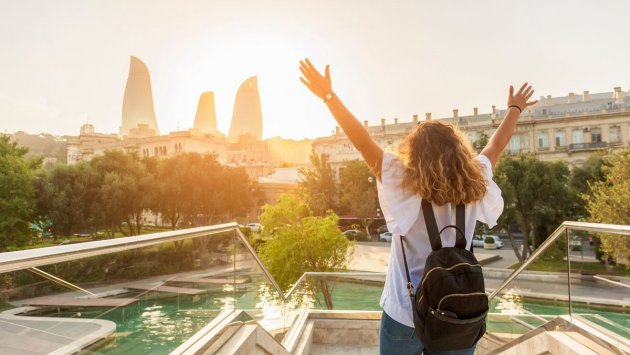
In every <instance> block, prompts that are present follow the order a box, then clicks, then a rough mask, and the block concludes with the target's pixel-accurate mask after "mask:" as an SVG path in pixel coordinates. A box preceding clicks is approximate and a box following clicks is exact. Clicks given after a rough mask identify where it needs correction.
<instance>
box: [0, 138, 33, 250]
mask: <svg viewBox="0 0 630 355" xmlns="http://www.w3.org/2000/svg"><path fill="white" fill-rule="evenodd" d="M27 153H28V149H27V148H18V146H17V144H16V143H11V142H10V141H9V137H8V136H0V252H2V251H6V250H7V248H8V247H12V246H21V245H25V244H27V243H28V242H29V241H30V240H31V237H32V232H31V222H32V220H33V218H34V216H33V213H34V210H35V197H34V189H33V178H34V174H35V170H36V169H37V168H39V166H40V165H41V159H30V160H27V159H25V158H24V156H25V155H26V154H27Z"/></svg>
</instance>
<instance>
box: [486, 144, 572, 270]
mask: <svg viewBox="0 0 630 355" xmlns="http://www.w3.org/2000/svg"><path fill="white" fill-rule="evenodd" d="M494 175H495V181H496V182H497V184H498V185H499V187H500V188H501V191H502V194H503V199H504V201H505V211H504V216H502V218H501V219H500V220H499V222H500V223H501V226H500V227H503V228H508V229H509V227H510V224H509V223H513V222H517V223H519V224H520V226H521V228H522V230H523V232H524V234H525V236H530V235H532V236H533V244H534V246H535V247H537V246H538V245H540V244H541V243H542V242H544V240H545V239H546V238H547V237H548V236H549V234H551V232H552V231H553V230H554V229H555V228H557V227H558V225H559V224H560V223H562V221H563V220H564V219H565V218H566V216H567V215H568V214H569V213H570V210H571V197H570V194H569V190H568V186H567V185H568V177H569V169H568V167H567V165H566V164H565V163H564V162H543V161H540V160H538V159H537V158H536V157H534V156H531V155H525V154H521V155H518V156H516V157H511V156H503V157H502V159H501V161H500V162H499V164H498V166H497V168H496V170H495V174H494ZM515 252H517V251H516V250H515ZM527 252H529V238H525V247H524V248H523V255H522V257H523V258H525V257H526V256H527Z"/></svg>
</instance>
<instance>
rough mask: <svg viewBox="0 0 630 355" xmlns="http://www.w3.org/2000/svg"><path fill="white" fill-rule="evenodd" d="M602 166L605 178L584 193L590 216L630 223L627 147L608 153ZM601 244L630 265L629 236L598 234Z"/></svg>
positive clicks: (629, 173)
mask: <svg viewBox="0 0 630 355" xmlns="http://www.w3.org/2000/svg"><path fill="white" fill-rule="evenodd" d="M605 159H606V160H605V164H604V167H603V168H602V170H603V172H604V180H603V181H597V182H595V183H594V184H592V185H591V194H590V195H585V196H584V197H585V198H586V201H587V207H586V208H587V210H588V212H589V214H590V217H589V220H590V221H592V222H599V223H611V224H624V225H628V224H630V179H629V178H628V177H629V176H630V150H623V151H619V152H616V153H614V154H610V155H608V156H607V157H606V158H605ZM599 239H600V242H601V245H600V248H601V250H602V251H603V252H604V253H605V254H606V255H608V256H610V257H612V259H613V260H614V261H616V262H617V263H619V264H623V265H625V266H626V267H630V238H628V237H624V236H618V235H601V236H600V238H599Z"/></svg>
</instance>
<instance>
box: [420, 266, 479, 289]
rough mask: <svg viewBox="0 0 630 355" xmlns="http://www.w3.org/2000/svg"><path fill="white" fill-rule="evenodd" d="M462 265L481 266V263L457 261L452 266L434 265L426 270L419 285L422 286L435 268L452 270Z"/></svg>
mask: <svg viewBox="0 0 630 355" xmlns="http://www.w3.org/2000/svg"><path fill="white" fill-rule="evenodd" d="M463 265H469V266H471V267H472V266H477V267H481V265H479V264H470V263H459V264H455V265H453V266H451V267H449V268H443V267H441V266H436V267H434V268H433V269H431V270H429V272H427V274H426V275H425V276H424V279H423V280H422V283H421V284H420V287H421V288H424V283H425V281H427V279H428V278H429V275H431V273H432V272H433V270H435V269H442V270H445V271H448V270H452V269H454V268H456V267H459V266H463Z"/></svg>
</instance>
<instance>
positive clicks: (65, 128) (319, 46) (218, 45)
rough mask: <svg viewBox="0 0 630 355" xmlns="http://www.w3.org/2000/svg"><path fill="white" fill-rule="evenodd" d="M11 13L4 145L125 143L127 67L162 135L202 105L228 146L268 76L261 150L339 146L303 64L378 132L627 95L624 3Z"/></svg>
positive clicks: (234, 5)
mask: <svg viewBox="0 0 630 355" xmlns="http://www.w3.org/2000/svg"><path fill="white" fill-rule="evenodd" d="M3 9H4V10H5V11H3V13H2V14H0V29H1V31H0V43H2V44H3V46H4V48H5V50H4V53H5V55H4V56H2V57H0V68H1V69H0V71H1V72H2V77H3V81H2V83H0V131H1V132H5V131H6V132H15V131H18V130H22V131H26V132H29V133H40V132H48V133H52V134H56V135H63V134H68V135H76V134H77V133H78V131H79V127H80V126H81V124H84V123H86V122H89V123H91V124H94V125H95V127H96V129H97V130H98V131H100V132H112V133H115V132H116V133H117V132H118V128H119V125H120V121H121V116H122V110H121V106H122V105H121V103H122V98H123V93H124V87H125V79H126V74H127V72H128V68H129V62H128V61H129V56H132V55H133V56H137V57H139V58H141V59H142V60H143V61H144V62H145V63H146V64H147V66H148V67H149V69H150V72H151V80H152V86H153V99H154V105H155V113H156V120H157V126H158V127H160V133H163V134H165V133H168V132H171V131H176V130H178V129H187V128H190V127H193V125H194V124H193V122H194V119H195V112H196V109H197V101H198V100H199V95H200V94H201V93H203V92H207V91H212V92H214V94H215V107H216V117H217V126H218V129H219V130H220V131H221V132H224V133H226V134H227V132H228V131H229V125H230V120H231V117H232V110H233V107H234V100H235V93H236V92H237V89H238V87H239V86H240V85H241V83H242V82H243V81H244V80H245V79H246V78H249V77H251V76H257V77H258V86H259V89H260V101H261V106H262V109H263V117H264V129H263V133H262V136H263V138H269V137H274V136H283V137H287V138H293V139H300V138H314V137H319V136H326V135H329V134H330V132H331V130H333V129H334V126H335V122H334V120H333V119H332V118H331V117H330V115H329V114H328V112H327V111H326V109H325V107H324V106H323V105H322V104H321V102H319V101H318V100H316V99H314V98H313V97H312V96H311V95H310V93H308V92H307V90H306V89H305V88H303V87H302V86H301V83H300V82H299V80H298V78H299V71H298V69H297V68H298V60H300V59H302V58H303V57H306V56H308V57H310V58H311V59H312V61H313V63H315V64H316V65H317V66H318V67H320V68H323V66H324V64H326V63H330V64H331V73H332V77H333V85H334V88H335V90H336V92H337V94H338V95H339V96H340V97H342V98H343V99H344V102H346V104H347V105H348V107H349V108H350V109H351V110H352V111H353V112H354V113H355V114H356V115H357V117H358V118H359V119H360V120H368V121H369V123H370V124H371V125H372V124H378V123H379V121H380V118H387V119H388V120H389V119H392V118H394V117H398V118H399V119H400V120H401V121H410V120H411V117H412V115H413V114H418V115H420V117H423V116H424V113H425V112H432V113H433V115H434V117H448V116H450V115H451V112H452V109H454V108H458V109H459V112H460V114H462V115H466V114H470V113H471V112H472V108H473V107H479V111H480V112H489V111H490V110H491V105H496V106H497V107H503V106H504V105H505V104H504V101H505V97H506V92H507V86H508V85H509V84H511V83H514V84H517V83H518V82H521V81H525V80H527V81H529V82H530V83H532V84H534V85H535V88H536V96H539V95H548V94H551V95H553V96H566V95H567V93H569V92H576V93H579V92H582V91H583V90H591V91H592V92H604V91H609V90H610V88H611V87H616V86H621V87H622V88H623V89H624V90H626V91H627V90H628V88H629V86H630V82H629V81H628V79H627V78H629V77H630V66H628V65H627V61H628V58H630V55H629V54H630V51H629V49H628V47H627V46H625V45H624V43H625V42H624V39H625V36H624V34H625V33H626V32H627V31H625V30H624V29H625V27H626V26H627V25H625V23H626V22H627V20H626V19H625V18H624V14H625V13H628V11H629V10H630V4H628V3H627V2H624V1H611V2H608V3H606V6H605V7H604V6H602V5H601V4H599V5H598V4H594V3H590V2H588V3H583V4H582V3H576V2H568V1H559V2H554V3H541V4H536V6H531V4H504V3H502V2H500V1H487V2H484V3H483V4H469V3H461V2H459V3H456V2H454V1H446V2H440V3H431V2H415V1H397V2H395V3H387V4H385V3H384V4H370V5H369V6H367V5H364V4H363V3H361V2H359V1H348V2H344V3H342V4H340V3H337V2H334V1H299V2H287V1H277V0H272V1H263V2H261V1H249V0H247V1H246V0H241V1H236V2H224V1H211V2H195V1H191V2H187V3H186V6H185V7H184V6H182V5H181V4H172V3H168V2H157V3H156V2H147V1H134V2H133V3H124V2H112V3H107V4H103V3H97V2H90V1H88V2H81V1H66V2H63V3H58V4H52V3H47V2H44V1H24V2H19V3H14V2H8V1H7V2H4V1H3ZM349 13H352V14H354V15H353V16H351V17H348V16H347V14H349ZM603 53H605V54H606V55H602V54H603ZM601 68H613V69H614V70H606V71H602V70H601Z"/></svg>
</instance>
